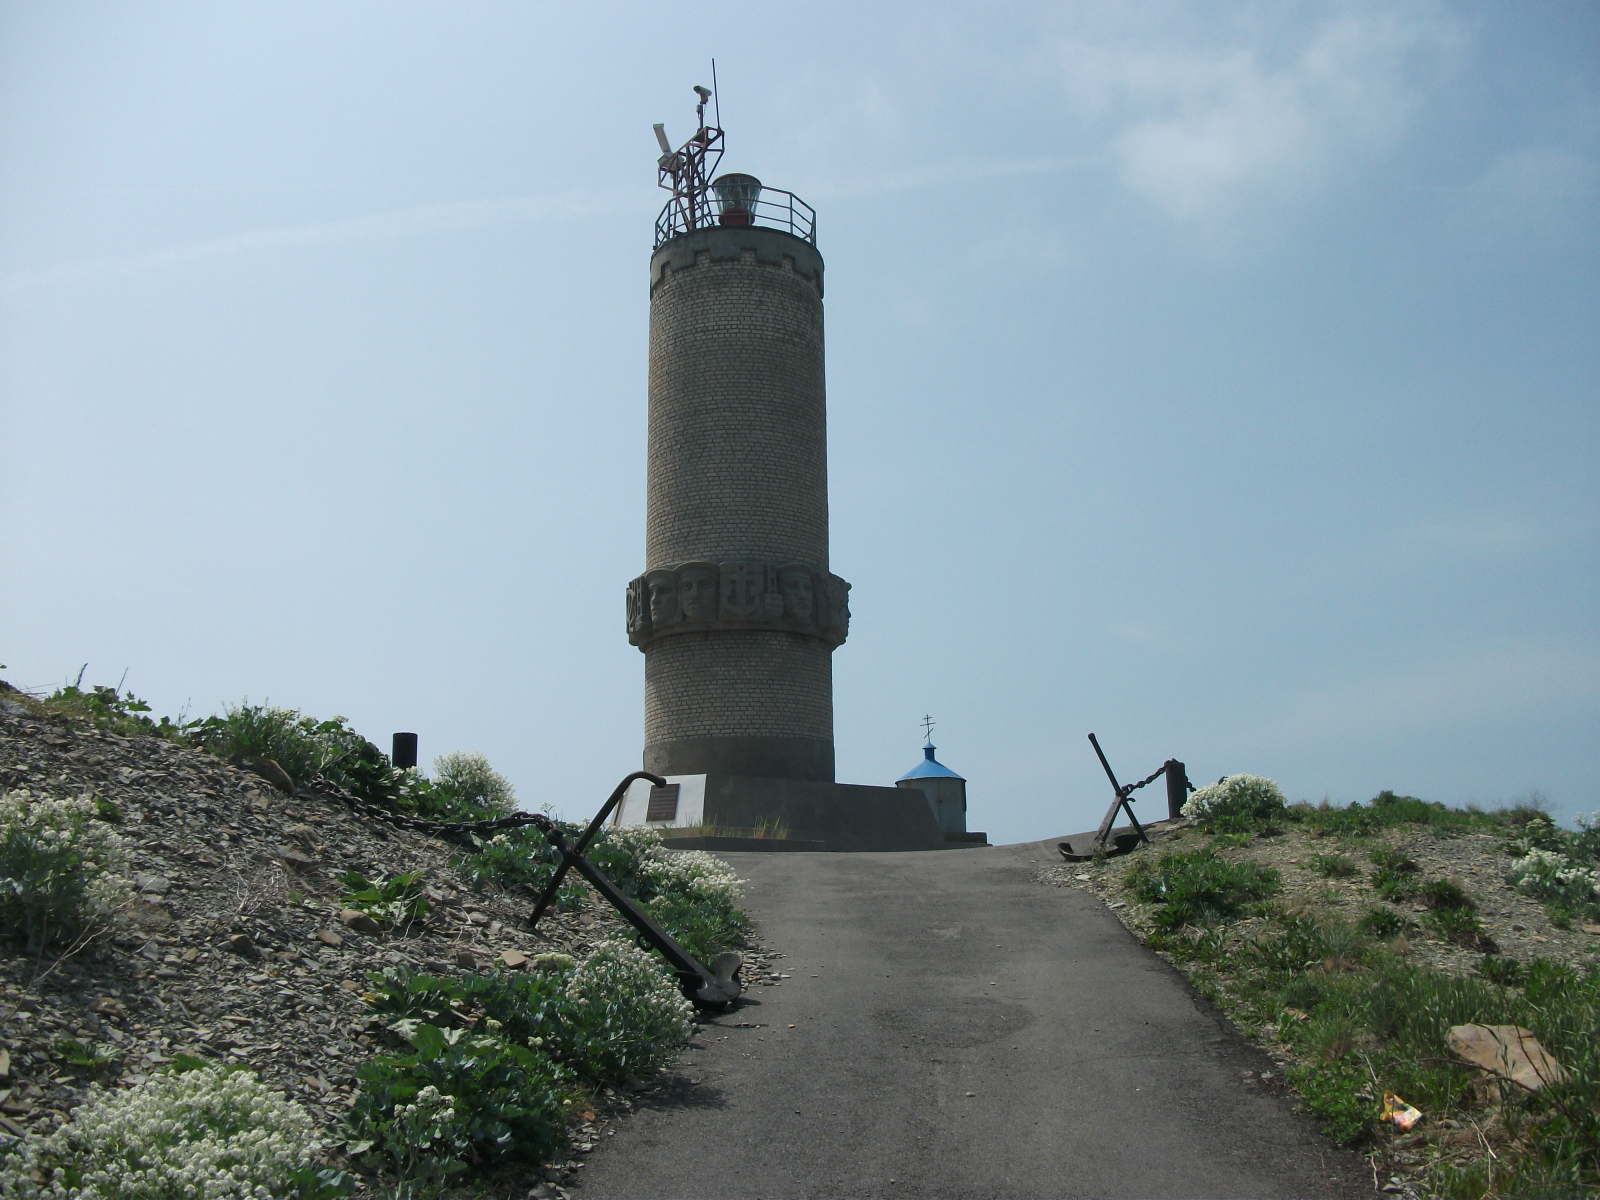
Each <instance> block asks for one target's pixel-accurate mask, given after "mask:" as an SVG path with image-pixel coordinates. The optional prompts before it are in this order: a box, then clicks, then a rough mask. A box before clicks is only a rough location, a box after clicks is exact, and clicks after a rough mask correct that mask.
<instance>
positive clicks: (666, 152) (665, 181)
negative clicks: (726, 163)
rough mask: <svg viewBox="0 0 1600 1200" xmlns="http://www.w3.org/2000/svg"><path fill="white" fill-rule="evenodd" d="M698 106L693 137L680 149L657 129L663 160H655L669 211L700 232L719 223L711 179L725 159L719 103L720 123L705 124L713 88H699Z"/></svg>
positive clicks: (686, 225) (687, 228)
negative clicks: (714, 213) (669, 195)
mask: <svg viewBox="0 0 1600 1200" xmlns="http://www.w3.org/2000/svg"><path fill="white" fill-rule="evenodd" d="M711 71H712V80H711V81H712V83H713V84H715V83H716V64H715V63H714V62H713V63H712V66H711ZM694 91H695V95H696V96H697V97H699V103H698V104H696V105H695V106H694V115H695V124H696V126H697V128H696V129H695V132H694V136H693V137H691V138H690V139H689V140H688V141H686V142H685V143H684V144H683V145H682V146H680V147H679V148H678V149H677V150H673V149H671V145H672V143H671V142H669V141H668V140H667V133H666V129H665V128H664V127H663V126H661V125H657V126H656V127H655V132H656V141H657V143H659V144H660V146H661V157H660V158H659V159H657V160H656V168H657V172H656V183H657V186H659V187H662V188H665V189H666V190H667V191H669V192H671V193H672V200H671V201H670V202H669V203H668V208H669V209H671V210H673V215H674V216H675V218H676V221H675V223H676V224H677V225H678V226H680V227H681V228H683V229H686V230H689V229H701V228H704V227H705V226H708V225H714V224H716V220H715V218H714V217H713V216H712V212H711V198H710V191H711V177H712V175H713V174H715V172H716V169H717V163H718V162H720V161H721V159H722V129H721V126H720V122H721V119H722V117H721V109H722V104H721V102H720V101H719V102H718V103H717V106H716V109H715V112H716V114H717V115H716V116H714V117H713V118H712V119H713V120H714V121H716V122H718V124H715V125H709V126H708V125H707V124H706V101H707V100H710V99H711V98H712V97H713V96H715V95H716V92H715V91H714V90H713V89H712V88H704V87H699V86H696V87H695V89H694Z"/></svg>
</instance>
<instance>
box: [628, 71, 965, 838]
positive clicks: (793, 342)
mask: <svg viewBox="0 0 1600 1200" xmlns="http://www.w3.org/2000/svg"><path fill="white" fill-rule="evenodd" d="M695 91H696V92H697V93H698V94H699V100H700V102H699V104H698V106H697V107H696V110H695V115H696V125H697V128H696V130H695V133H694V134H693V136H691V137H690V138H689V140H688V141H686V142H684V143H683V145H682V146H680V147H678V148H677V149H673V147H672V145H671V143H670V141H669V140H668V138H667V136H666V133H665V130H664V129H663V128H662V126H660V125H657V126H656V127H655V129H656V139H657V141H658V142H659V144H660V148H661V157H660V158H659V160H658V162H657V166H658V180H659V182H660V184H661V186H662V187H663V188H665V189H667V190H668V191H670V192H671V193H672V198H671V199H670V200H669V201H668V202H667V205H666V207H665V208H664V209H663V210H662V212H661V215H660V217H659V218H658V219H657V221H656V228H655V244H654V247H653V250H652V253H651V256H650V276H649V284H650V375H649V389H650V392H649V400H650V415H649V447H648V470H649V480H648V487H647V507H646V514H645V563H644V571H643V572H642V573H641V574H640V575H639V576H638V577H637V578H635V579H634V580H633V581H632V582H631V583H630V584H629V585H628V605H627V622H628V640H629V641H630V642H632V643H633V645H635V646H637V647H638V648H639V649H640V650H641V651H643V653H644V659H645V664H644V692H645V701H644V767H645V769H646V770H647V771H651V772H654V773H656V774H658V775H662V776H665V777H668V778H669V779H670V780H674V781H676V784H675V785H673V786H672V787H670V788H669V789H657V790H658V791H660V792H667V791H669V790H670V796H667V795H657V796H655V797H653V798H652V799H651V800H650V801H649V803H648V804H646V802H645V801H644V800H642V799H638V798H632V797H631V798H630V800H629V802H628V803H625V804H624V805H623V806H622V808H621V809H620V810H619V817H618V819H619V820H621V821H623V822H624V823H631V822H633V821H635V820H638V821H646V822H647V823H651V824H656V823H661V824H666V825H671V824H679V825H682V824H695V825H699V826H702V827H704V826H706V825H712V826H715V827H719V828H720V827H723V826H727V827H731V828H750V827H753V826H760V827H762V828H764V829H765V828H783V829H785V830H787V831H788V832H789V833H791V834H795V835H796V836H801V834H800V833H799V831H801V830H806V831H810V833H813V834H816V835H817V837H816V838H811V839H810V840H817V841H821V842H827V843H829V848H849V849H866V848H869V847H868V845H866V844H865V842H872V843H873V844H872V846H871V847H870V848H881V849H894V848H907V849H909V848H914V847H913V846H912V845H910V844H906V845H904V846H903V847H902V846H900V845H888V844H883V845H879V844H878V843H882V842H885V840H886V839H887V840H888V841H891V842H892V841H895V839H897V838H898V839H899V841H901V842H906V841H907V839H909V840H910V841H911V842H917V843H919V845H920V844H921V843H924V842H926V843H929V844H931V843H932V842H933V841H937V842H938V843H939V844H942V838H940V837H939V835H938V830H937V825H936V823H933V822H931V821H925V820H922V819H921V818H920V817H919V816H918V815H917V814H915V813H914V812H913V810H912V808H911V807H908V806H907V804H906V802H905V798H904V797H903V796H899V795H897V792H898V790H897V789H893V788H871V787H851V786H848V785H843V786H841V785H836V784H835V783H834V753H833V663H832V656H833V652H834V650H835V649H836V648H837V647H838V646H839V645H840V644H842V643H843V642H844V640H845V636H846V634H847V633H848V630H849V623H850V609H849V602H848V600H849V592H850V585H849V584H848V583H846V582H845V581H844V580H843V579H841V578H840V577H839V576H837V575H835V574H833V573H832V571H831V569H830V567H829V562H828V436H827V396H826V386H825V381H824V370H823V320H822V313H823V309H822V296H823V285H822V280H823V262H822V255H821V253H820V252H819V251H818V249H817V225H816V213H815V211H814V210H813V209H812V208H811V206H810V205H808V204H807V203H806V202H805V201H804V200H802V199H800V198H799V197H798V196H795V195H793V194H792V193H790V192H785V191H780V190H778V189H775V188H771V187H767V186H766V185H764V184H763V183H762V182H761V181H760V180H759V179H756V178H755V177H754V176H752V175H743V174H723V175H718V174H717V173H716V168H717V165H718V162H719V160H720V159H721V157H722V151H723V131H722V129H721V128H720V123H719V122H718V121H717V120H716V119H714V118H713V119H712V120H710V121H708V120H707V114H706V103H707V101H708V100H710V99H711V97H712V94H713V93H712V92H711V91H710V90H709V89H705V88H696V89H695ZM877 793H888V796H885V795H877ZM890 797H894V798H893V799H892V800H891V799H890ZM636 800H637V802H635V801H636ZM922 812H923V813H924V814H925V813H927V809H926V807H925V806H924V807H923V808H922ZM895 813H900V814H904V819H901V817H899V816H895V815H894V814H895ZM864 830H876V832H873V833H871V834H870V836H869V835H868V834H866V833H863V831H864ZM841 839H843V840H842V841H841ZM863 839H865V841H863ZM751 840H754V839H751ZM802 840H804V838H803V839H802ZM845 842H848V843H850V844H849V845H845V844H844V843H845Z"/></svg>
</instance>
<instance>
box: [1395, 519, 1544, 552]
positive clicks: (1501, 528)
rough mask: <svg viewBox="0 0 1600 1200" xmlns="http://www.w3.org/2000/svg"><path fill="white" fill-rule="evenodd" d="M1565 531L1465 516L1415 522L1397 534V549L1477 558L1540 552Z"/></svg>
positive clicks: (1508, 520) (1519, 522)
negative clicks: (1533, 551)
mask: <svg viewBox="0 0 1600 1200" xmlns="http://www.w3.org/2000/svg"><path fill="white" fill-rule="evenodd" d="M1560 536H1561V532H1560V531H1558V530H1555V529H1551V528H1547V527H1543V526H1539V525H1535V524H1533V523H1531V522H1529V521H1525V520H1521V519H1519V518H1517V517H1513V516H1508V515H1505V514H1497V513H1478V514H1471V513H1466V514H1461V515H1459V516H1453V517H1436V518H1431V519H1428V520H1423V521H1415V522H1413V523H1411V524H1409V525H1405V526H1402V527H1400V528H1399V529H1396V530H1394V531H1393V533H1392V534H1391V535H1390V540H1391V542H1392V544H1393V546H1394V548H1395V549H1397V550H1400V551H1402V552H1404V553H1407V554H1414V553H1417V552H1419V551H1421V552H1435V553H1444V554H1450V555H1452V556H1465V557H1469V558H1476V557H1480V556H1483V555H1502V554H1517V553H1523V552H1527V551H1532V550H1540V549H1543V548H1545V547H1546V546H1548V545H1550V544H1552V543H1553V542H1555V541H1557V540H1559V538H1560Z"/></svg>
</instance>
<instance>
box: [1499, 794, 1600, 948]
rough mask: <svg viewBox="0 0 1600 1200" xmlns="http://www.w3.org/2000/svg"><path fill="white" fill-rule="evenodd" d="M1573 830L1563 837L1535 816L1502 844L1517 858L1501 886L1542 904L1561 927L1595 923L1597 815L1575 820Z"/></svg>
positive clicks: (1599, 916)
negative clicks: (1576, 828) (1579, 921)
mask: <svg viewBox="0 0 1600 1200" xmlns="http://www.w3.org/2000/svg"><path fill="white" fill-rule="evenodd" d="M1578 826H1579V831H1578V832H1577V833H1569V832H1567V831H1565V830H1561V829H1557V828H1556V827H1555V825H1554V824H1553V823H1552V822H1551V821H1550V819H1549V818H1548V817H1546V816H1544V815H1543V814H1539V815H1537V816H1535V817H1533V818H1531V819H1529V820H1528V821H1526V822H1525V823H1524V824H1523V826H1522V831H1521V836H1520V837H1518V838H1515V839H1513V840H1511V841H1509V842H1507V843H1506V850H1507V852H1508V853H1510V854H1515V855H1518V859H1517V861H1516V862H1515V863H1514V864H1512V867H1511V869H1510V870H1509V871H1508V872H1507V873H1506V882H1507V883H1509V884H1511V885H1512V886H1513V887H1515V888H1516V889H1517V890H1518V891H1521V892H1525V893H1527V894H1528V895H1530V896H1535V897H1537V898H1538V899H1539V900H1541V901H1543V902H1544V905H1545V907H1546V908H1548V909H1549V910H1550V912H1551V915H1552V916H1554V917H1557V918H1558V919H1559V920H1560V921H1561V922H1562V923H1570V922H1571V921H1572V919H1573V918H1575V917H1578V918H1583V919H1586V920H1591V921H1600V813H1592V814H1590V815H1589V816H1586V817H1579V818H1578Z"/></svg>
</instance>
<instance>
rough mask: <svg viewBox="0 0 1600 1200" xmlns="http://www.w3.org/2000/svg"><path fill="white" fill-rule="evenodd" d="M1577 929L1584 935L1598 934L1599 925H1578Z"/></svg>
mask: <svg viewBox="0 0 1600 1200" xmlns="http://www.w3.org/2000/svg"><path fill="white" fill-rule="evenodd" d="M1578 928H1579V929H1581V930H1583V931H1584V932H1585V933H1600V925H1587V924H1585V925H1579V926H1578Z"/></svg>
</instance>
